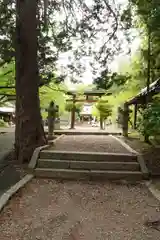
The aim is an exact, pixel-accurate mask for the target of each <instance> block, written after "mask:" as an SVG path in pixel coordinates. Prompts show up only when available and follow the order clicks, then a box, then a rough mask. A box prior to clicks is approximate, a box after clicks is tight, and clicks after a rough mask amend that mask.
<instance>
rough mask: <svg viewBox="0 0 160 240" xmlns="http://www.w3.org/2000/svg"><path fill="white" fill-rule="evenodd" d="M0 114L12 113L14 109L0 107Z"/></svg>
mask: <svg viewBox="0 0 160 240" xmlns="http://www.w3.org/2000/svg"><path fill="white" fill-rule="evenodd" d="M0 112H1V113H14V112H15V108H12V107H0Z"/></svg>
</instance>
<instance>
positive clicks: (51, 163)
mask: <svg viewBox="0 0 160 240" xmlns="http://www.w3.org/2000/svg"><path fill="white" fill-rule="evenodd" d="M37 167H38V168H56V169H83V170H128V171H139V170H140V165H139V163H138V162H104V161H103V162H101V161H75V160H51V159H39V160H38V165H37Z"/></svg>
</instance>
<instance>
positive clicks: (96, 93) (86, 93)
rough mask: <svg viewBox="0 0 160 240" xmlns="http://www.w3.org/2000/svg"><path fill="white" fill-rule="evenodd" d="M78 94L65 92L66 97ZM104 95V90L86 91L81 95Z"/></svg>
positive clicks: (74, 91)
mask: <svg viewBox="0 0 160 240" xmlns="http://www.w3.org/2000/svg"><path fill="white" fill-rule="evenodd" d="M78 93H79V92H78V91H76V90H70V91H67V94H68V95H77V94H78ZM104 94H106V90H104V89H86V90H85V91H84V92H83V95H85V96H86V95H88V96H102V95H104Z"/></svg>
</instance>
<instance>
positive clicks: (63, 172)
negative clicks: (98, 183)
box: [35, 168, 143, 181]
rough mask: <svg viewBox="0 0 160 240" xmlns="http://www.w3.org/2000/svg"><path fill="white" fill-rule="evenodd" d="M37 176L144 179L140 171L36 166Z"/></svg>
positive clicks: (73, 178)
mask: <svg viewBox="0 0 160 240" xmlns="http://www.w3.org/2000/svg"><path fill="white" fill-rule="evenodd" d="M35 176H36V177H44V178H56V179H68V180H134V181H139V180H142V179H143V174H142V173H141V172H140V171H133V172H132V171H102V170H99V171H98V170H92V171H89V170H72V169H51V168H36V169H35Z"/></svg>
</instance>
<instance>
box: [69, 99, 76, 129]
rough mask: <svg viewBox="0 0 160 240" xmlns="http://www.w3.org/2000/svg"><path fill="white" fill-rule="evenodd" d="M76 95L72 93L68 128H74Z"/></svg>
mask: <svg viewBox="0 0 160 240" xmlns="http://www.w3.org/2000/svg"><path fill="white" fill-rule="evenodd" d="M75 98H76V96H75V95H74V96H73V108H72V111H71V127H70V129H74V126H75V103H76V99H75Z"/></svg>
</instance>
